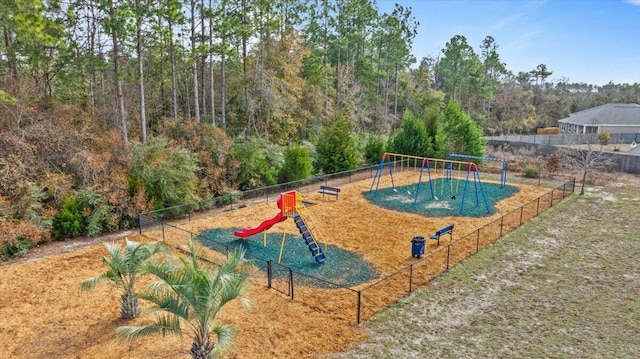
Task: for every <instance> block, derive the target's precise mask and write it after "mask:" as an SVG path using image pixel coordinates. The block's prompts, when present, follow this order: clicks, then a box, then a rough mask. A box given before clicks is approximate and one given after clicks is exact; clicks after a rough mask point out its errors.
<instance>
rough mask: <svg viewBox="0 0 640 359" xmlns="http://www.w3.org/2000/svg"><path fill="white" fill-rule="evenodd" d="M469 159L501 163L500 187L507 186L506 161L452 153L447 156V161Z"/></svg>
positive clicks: (449, 175)
mask: <svg viewBox="0 0 640 359" xmlns="http://www.w3.org/2000/svg"><path fill="white" fill-rule="evenodd" d="M463 158H464V159H470V160H479V161H490V162H499V163H502V171H501V172H500V187H504V186H505V185H506V184H507V161H506V160H503V159H500V158H492V157H479V156H471V155H462V154H459V153H452V154H450V155H448V156H447V160H455V159H463ZM448 178H451V168H449V173H448Z"/></svg>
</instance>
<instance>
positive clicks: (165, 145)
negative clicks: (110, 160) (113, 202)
mask: <svg viewBox="0 0 640 359" xmlns="http://www.w3.org/2000/svg"><path fill="white" fill-rule="evenodd" d="M199 169H200V168H199V167H198V159H197V157H196V156H195V155H194V154H193V153H191V152H190V151H189V150H187V149H183V148H179V147H175V146H169V141H168V140H167V139H165V138H162V137H159V138H156V139H154V140H151V141H149V142H147V143H146V144H142V143H134V144H133V151H132V159H131V163H130V164H129V177H130V178H129V179H128V181H129V189H130V192H131V193H133V192H134V190H135V187H136V186H143V187H144V189H145V190H146V193H147V195H148V197H149V199H150V200H151V202H153V204H154V206H155V208H156V209H159V208H165V207H172V206H176V205H181V204H186V203H191V202H195V201H197V200H198V197H197V195H196V188H197V186H196V182H197V177H196V175H195V172H196V171H198V170H199Z"/></svg>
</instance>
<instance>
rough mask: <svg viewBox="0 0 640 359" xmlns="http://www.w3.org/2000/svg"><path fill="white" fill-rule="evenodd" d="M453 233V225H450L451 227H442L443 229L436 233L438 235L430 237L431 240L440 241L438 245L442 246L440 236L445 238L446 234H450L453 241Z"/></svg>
mask: <svg viewBox="0 0 640 359" xmlns="http://www.w3.org/2000/svg"><path fill="white" fill-rule="evenodd" d="M452 232H453V224H450V225H448V226H446V227H442V228H440V229H438V230H437V231H436V233H435V234H433V235H431V236H429V238H431V239H436V240H438V245H440V236H443V235H445V234H449V236H450V239H453V233H452Z"/></svg>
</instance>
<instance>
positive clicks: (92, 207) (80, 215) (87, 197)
mask: <svg viewBox="0 0 640 359" xmlns="http://www.w3.org/2000/svg"><path fill="white" fill-rule="evenodd" d="M110 213H111V207H110V206H109V205H107V204H105V202H104V198H103V197H102V196H101V195H99V194H97V193H95V192H92V191H88V190H84V191H81V192H80V193H78V194H77V195H74V194H70V195H69V196H67V198H65V199H64V201H63V202H62V206H61V208H60V210H59V211H58V213H56V214H55V216H53V221H52V227H53V228H52V234H53V238H54V239H61V238H74V237H78V236H83V235H88V236H97V235H99V234H101V233H102V230H103V229H104V224H105V222H106V220H107V219H108V217H109V214H110Z"/></svg>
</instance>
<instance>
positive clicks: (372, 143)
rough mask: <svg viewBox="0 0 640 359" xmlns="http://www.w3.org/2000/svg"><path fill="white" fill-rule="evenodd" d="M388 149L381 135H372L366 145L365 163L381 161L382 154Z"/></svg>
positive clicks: (371, 163) (370, 163)
mask: <svg viewBox="0 0 640 359" xmlns="http://www.w3.org/2000/svg"><path fill="white" fill-rule="evenodd" d="M386 151H387V145H386V143H385V141H384V139H382V137H380V136H370V137H369V139H368V140H367V144H366V145H365V146H364V160H365V164H367V165H373V164H377V163H378V162H380V159H381V158H382V154H383V153H385V152H386Z"/></svg>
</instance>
